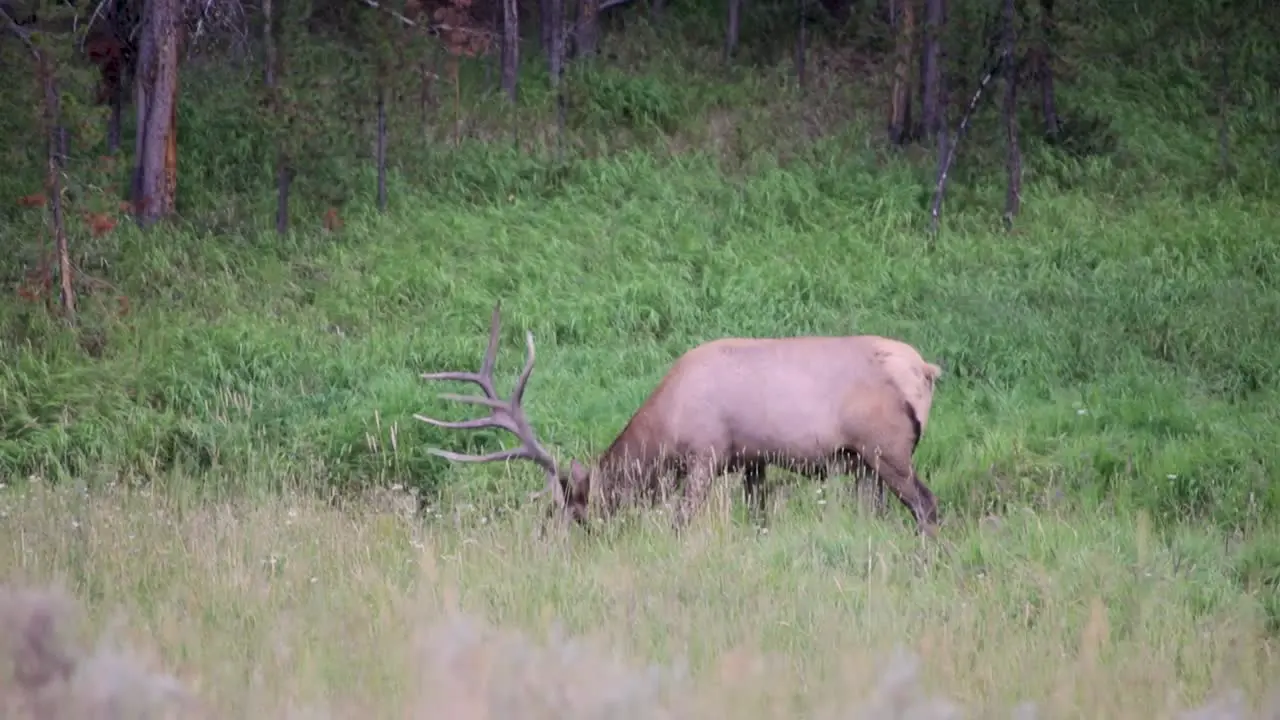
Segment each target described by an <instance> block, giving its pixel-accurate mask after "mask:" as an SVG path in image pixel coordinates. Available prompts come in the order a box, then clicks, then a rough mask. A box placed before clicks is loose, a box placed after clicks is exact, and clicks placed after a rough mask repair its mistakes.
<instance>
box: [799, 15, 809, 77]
mask: <svg viewBox="0 0 1280 720" xmlns="http://www.w3.org/2000/svg"><path fill="white" fill-rule="evenodd" d="M796 9H797V11H798V14H799V17H797V18H796V85H797V86H799V87H800V89H801V90H803V89H804V86H805V57H806V56H807V55H808V53H809V22H808V17H806V12H807V11H808V2H807V0H796Z"/></svg>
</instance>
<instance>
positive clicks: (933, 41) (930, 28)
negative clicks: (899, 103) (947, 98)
mask: <svg viewBox="0 0 1280 720" xmlns="http://www.w3.org/2000/svg"><path fill="white" fill-rule="evenodd" d="M946 14H947V5H946V0H925V14H924V23H925V34H924V57H922V58H921V75H923V80H924V92H923V93H922V95H923V97H921V98H920V110H921V117H920V122H921V125H922V127H921V130H922V131H923V133H924V137H925V138H933V137H935V136H936V135H937V134H938V132H939V131H941V130H942V128H943V125H944V122H945V118H946V108H945V105H944V100H943V94H944V93H945V89H944V88H943V87H942V82H943V80H942V58H943V51H942V29H943V26H944V24H945V23H946Z"/></svg>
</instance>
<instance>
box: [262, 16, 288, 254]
mask: <svg viewBox="0 0 1280 720" xmlns="http://www.w3.org/2000/svg"><path fill="white" fill-rule="evenodd" d="M275 13H276V4H275V2H274V1H273V0H262V46H263V50H264V52H263V54H264V55H265V59H264V63H263V68H262V77H263V80H264V81H265V83H266V86H267V103H268V107H270V108H271V114H272V116H273V117H272V121H273V122H280V120H281V117H282V113H281V107H280V47H279V45H278V43H277V42H276V34H275V28H276V25H275ZM285 142H286V140H285V138H284V134H283V132H281V133H278V134H277V136H276V234H277V235H287V234H288V233H289V185H290V183H292V181H293V172H292V170H291V169H290V167H289V154H288V150H287V149H286V147H285Z"/></svg>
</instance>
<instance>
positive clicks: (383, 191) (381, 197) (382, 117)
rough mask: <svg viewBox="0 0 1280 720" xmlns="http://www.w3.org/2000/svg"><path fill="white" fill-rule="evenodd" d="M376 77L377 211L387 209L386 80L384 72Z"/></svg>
mask: <svg viewBox="0 0 1280 720" xmlns="http://www.w3.org/2000/svg"><path fill="white" fill-rule="evenodd" d="M380 75H382V77H380V78H379V79H378V129H377V133H378V139H377V146H376V148H377V149H376V151H375V154H376V155H377V156H378V157H377V163H378V212H386V211H387V82H386V76H385V73H380Z"/></svg>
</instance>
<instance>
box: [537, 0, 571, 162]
mask: <svg viewBox="0 0 1280 720" xmlns="http://www.w3.org/2000/svg"><path fill="white" fill-rule="evenodd" d="M542 7H543V8H544V9H545V10H546V12H547V18H548V22H549V25H550V28H551V36H550V42H549V43H548V44H547V73H548V75H550V77H551V89H552V91H553V92H554V93H555V95H556V158H557V159H559V157H560V153H561V151H562V149H563V144H564V133H565V123H566V119H567V118H566V114H567V107H566V100H565V96H564V0H544V2H543V5H542Z"/></svg>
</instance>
